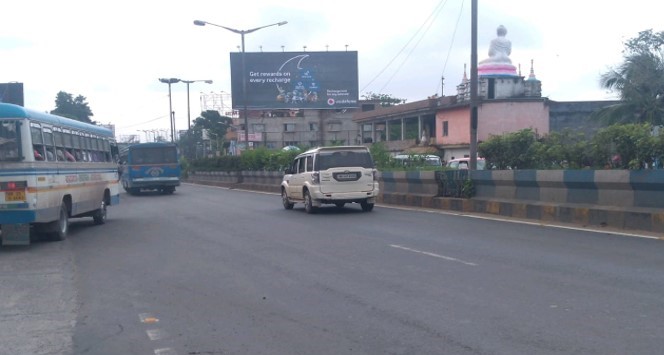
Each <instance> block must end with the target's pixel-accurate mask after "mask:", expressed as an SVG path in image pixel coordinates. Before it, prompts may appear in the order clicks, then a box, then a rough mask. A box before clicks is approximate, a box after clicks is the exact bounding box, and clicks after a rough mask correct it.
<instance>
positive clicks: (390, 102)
mask: <svg viewBox="0 0 664 355" xmlns="http://www.w3.org/2000/svg"><path fill="white" fill-rule="evenodd" d="M362 98H363V99H365V100H369V101H378V102H380V106H382V107H389V106H395V105H400V104H405V103H406V99H399V98H396V97H393V96H392V95H391V94H376V93H373V92H371V91H369V92H367V93H366V94H364V95H362Z"/></svg>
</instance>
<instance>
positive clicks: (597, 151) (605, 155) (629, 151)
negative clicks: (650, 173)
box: [592, 123, 661, 169]
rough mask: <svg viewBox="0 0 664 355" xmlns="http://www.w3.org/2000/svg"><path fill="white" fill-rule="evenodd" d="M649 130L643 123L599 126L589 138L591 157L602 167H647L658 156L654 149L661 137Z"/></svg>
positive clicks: (658, 153) (656, 147)
mask: <svg viewBox="0 0 664 355" xmlns="http://www.w3.org/2000/svg"><path fill="white" fill-rule="evenodd" d="M652 133H653V131H652V126H651V125H649V124H647V123H645V124H625V125H613V126H610V127H606V128H604V129H601V130H600V131H599V132H598V133H597V135H595V136H594V137H593V141H592V146H593V151H594V155H595V160H596V161H597V163H599V164H603V165H604V167H611V168H618V169H643V168H645V167H646V166H650V167H651V166H653V163H655V160H656V159H657V158H658V156H661V152H660V151H659V149H658V148H659V146H658V140H659V141H661V139H660V138H659V137H656V136H654V135H653V134H652Z"/></svg>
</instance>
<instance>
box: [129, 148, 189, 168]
mask: <svg viewBox="0 0 664 355" xmlns="http://www.w3.org/2000/svg"><path fill="white" fill-rule="evenodd" d="M130 159H131V161H130V162H129V164H177V162H178V157H177V148H176V147H175V146H173V147H141V148H134V147H133V149H131V158H130Z"/></svg>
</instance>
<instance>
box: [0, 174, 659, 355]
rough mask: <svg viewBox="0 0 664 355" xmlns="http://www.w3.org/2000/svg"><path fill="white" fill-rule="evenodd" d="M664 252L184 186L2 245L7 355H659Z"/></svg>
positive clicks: (455, 219)
mask: <svg viewBox="0 0 664 355" xmlns="http://www.w3.org/2000/svg"><path fill="white" fill-rule="evenodd" d="M663 296H664V243H663V242H662V241H661V240H654V239H647V238H638V237H629V236H620V235H611V234H606V233H592V232H588V231H577V230H570V229H558V228H550V227H544V226H537V225H527V224H516V223H509V222H504V221H497V220H488V219H481V218H472V217H467V216H455V215H450V214H445V213H443V212H441V211H437V212H432V211H423V210H407V209H395V208H386V207H383V206H377V207H376V208H375V209H374V211H373V212H370V213H364V212H362V211H361V209H360V207H359V206H357V205H347V206H346V207H345V208H343V209H337V208H336V207H333V206H330V207H324V208H321V209H320V211H319V213H318V214H315V215H308V214H306V213H305V212H304V210H303V208H302V205H301V204H298V205H296V206H295V209H294V210H291V211H287V210H284V209H283V208H282V206H281V201H280V197H279V196H277V195H274V194H262V193H254V192H246V191H235V190H227V189H222V188H214V187H206V186H195V185H184V186H182V187H180V188H178V190H177V192H176V193H175V194H174V195H158V194H153V193H144V194H143V195H141V196H129V195H126V194H122V195H121V204H120V205H118V206H111V207H110V208H109V220H108V222H107V223H106V224H105V225H103V226H94V225H92V221H91V219H81V220H75V221H74V222H73V224H72V226H71V235H70V237H69V238H68V239H67V240H66V241H64V242H44V241H36V242H35V243H34V244H33V245H31V246H29V247H3V248H0V354H8V355H9V354H12V355H14V354H70V353H73V354H113V355H116V354H123V355H124V354H156V355H175V354H179V355H198V354H201V355H207V354H252V355H254V354H510V355H512V354H602V355H607V354H621V355H623V354H639V355H643V354H662V352H663V351H664V350H663V349H664V335H663V334H664V331H662V329H664V297H663Z"/></svg>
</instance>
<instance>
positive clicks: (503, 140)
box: [478, 129, 542, 170]
mask: <svg viewBox="0 0 664 355" xmlns="http://www.w3.org/2000/svg"><path fill="white" fill-rule="evenodd" d="M541 145H542V143H541V142H539V141H538V139H537V135H536V133H535V132H534V131H533V130H532V129H522V130H520V131H517V132H512V133H507V134H504V135H502V136H491V137H490V138H489V139H488V140H486V141H484V142H482V143H480V144H479V146H478V153H479V155H480V156H482V157H484V158H485V159H486V161H487V166H491V167H493V168H495V169H498V170H503V169H535V168H537V167H538V166H540V165H541V162H540V161H539V160H538V158H539V155H538V154H537V152H538V151H541V150H542V147H541Z"/></svg>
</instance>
